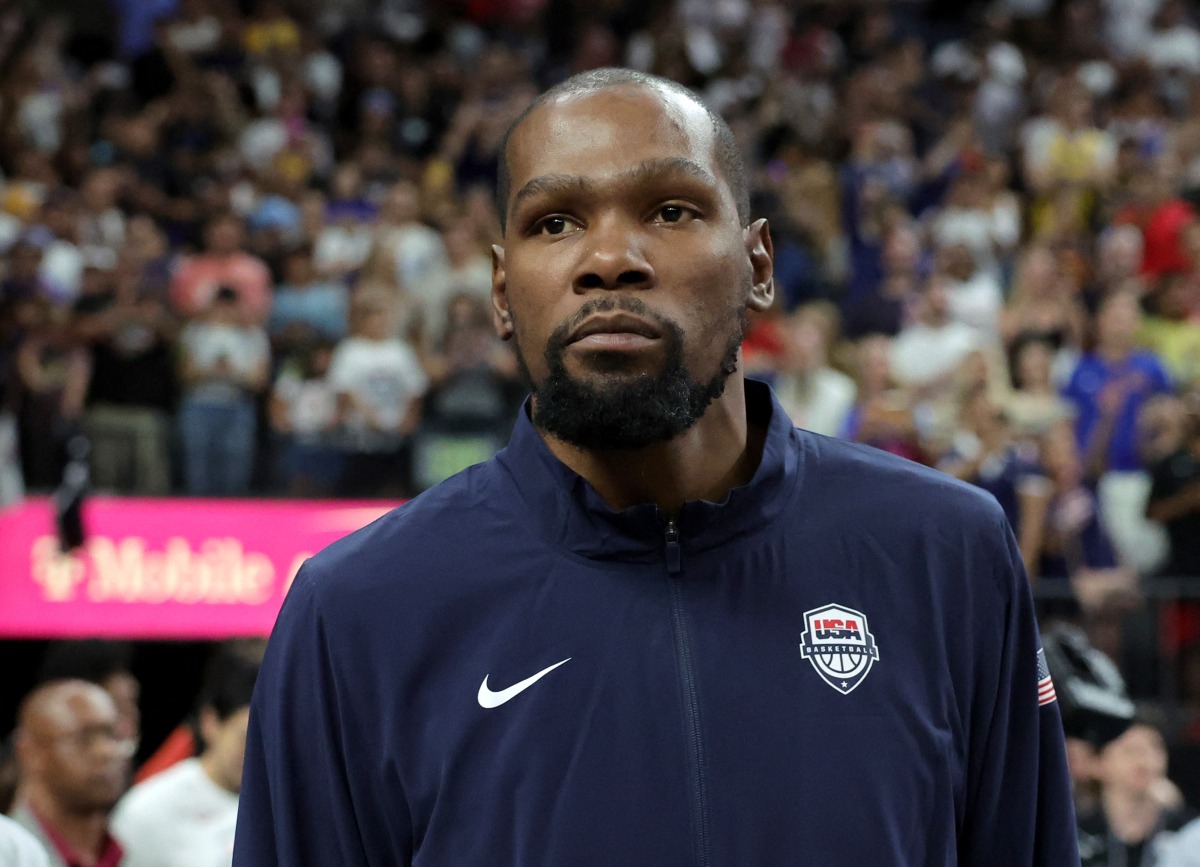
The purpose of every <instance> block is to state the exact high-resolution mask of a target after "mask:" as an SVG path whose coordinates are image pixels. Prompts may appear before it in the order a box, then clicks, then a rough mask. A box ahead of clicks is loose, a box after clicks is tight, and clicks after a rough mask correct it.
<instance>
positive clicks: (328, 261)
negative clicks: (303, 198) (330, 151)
mask: <svg viewBox="0 0 1200 867" xmlns="http://www.w3.org/2000/svg"><path fill="white" fill-rule="evenodd" d="M362 186H363V180H362V173H361V172H360V171H359V168H358V166H357V165H356V164H354V163H343V164H342V165H340V166H338V167H337V170H336V171H335V172H334V175H333V182H332V190H331V197H330V200H329V203H328V204H327V205H326V206H325V227H324V228H323V229H322V230H321V233H320V234H319V235H318V236H317V240H316V244H315V245H314V246H313V261H314V263H315V264H316V267H317V272H318V273H319V274H320V275H321V276H322V277H324V278H326V279H330V280H346V279H348V278H349V277H350V276H352V275H353V274H354V273H355V272H356V271H358V269H359V268H361V267H362V266H363V264H364V263H365V262H366V261H367V256H368V254H369V253H370V252H371V244H372V242H373V240H374V232H373V230H372V227H371V222H372V220H373V219H374V217H375V206H374V205H373V204H372V203H371V202H369V201H368V200H367V199H366V198H365V197H364V196H363V195H362Z"/></svg>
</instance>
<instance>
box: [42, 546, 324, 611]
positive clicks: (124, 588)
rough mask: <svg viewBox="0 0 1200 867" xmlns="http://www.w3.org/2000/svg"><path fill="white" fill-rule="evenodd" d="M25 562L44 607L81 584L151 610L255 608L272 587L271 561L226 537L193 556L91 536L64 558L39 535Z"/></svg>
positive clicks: (97, 594)
mask: <svg viewBox="0 0 1200 867" xmlns="http://www.w3.org/2000/svg"><path fill="white" fill-rule="evenodd" d="M30 556H31V563H32V577H33V579H34V580H35V581H36V582H37V583H38V584H39V585H41V587H42V595H43V598H45V599H46V601H48V602H69V601H71V600H72V599H73V598H74V596H75V589H76V587H77V586H78V585H79V584H80V583H81V582H82V581H83V580H84V579H85V578H86V579H87V596H88V598H89V599H91V600H92V601H94V602H127V603H142V604H152V605H156V604H160V603H163V602H176V603H183V604H187V605H195V604H202V605H260V604H262V603H264V602H266V601H267V600H268V599H270V598H271V594H272V591H273V589H274V583H275V565H274V564H273V563H272V562H271V559H270V558H269V557H267V555H266V554H263V553H261V552H258V551H246V550H245V549H244V548H243V547H242V543H241V541H239V540H238V539H234V538H229V537H226V538H214V539H205V540H204V541H203V542H201V543H200V545H199V548H198V549H193V548H192V546H191V545H189V544H188V541H187V540H186V539H183V538H180V537H177V536H176V537H172V538H170V539H168V540H167V543H166V545H165V546H164V547H163V549H162V550H154V549H149V548H148V546H147V543H146V540H145V539H143V538H141V537H139V536H127V537H124V538H122V539H120V540H115V539H113V538H111V537H108V536H93V537H92V538H91V539H89V540H88V544H87V547H86V554H84V555H82V556H80V555H64V554H63V553H62V552H60V551H59V550H58V542H57V540H56V539H55V538H54V537H52V536H43V537H41V538H39V539H38V540H36V541H35V542H34V544H33V548H32V550H31V551H30ZM304 556H307V555H304ZM300 562H303V561H302V560H301V561H300ZM295 568H298V567H295Z"/></svg>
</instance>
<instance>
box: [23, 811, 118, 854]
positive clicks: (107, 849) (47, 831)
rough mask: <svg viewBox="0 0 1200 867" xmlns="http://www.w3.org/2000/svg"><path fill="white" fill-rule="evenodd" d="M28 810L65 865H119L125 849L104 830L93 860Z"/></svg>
mask: <svg viewBox="0 0 1200 867" xmlns="http://www.w3.org/2000/svg"><path fill="white" fill-rule="evenodd" d="M30 812H32V813H33V816H34V818H35V819H37V821H38V824H39V825H41V827H42V833H43V834H44V835H45V836H46V839H47V840H49V841H50V842H51V844H53V846H54V849H55V851H56V852H57V853H58V857H59V858H61V859H62V860H63V861H64V862H65V863H66V865H67V867H87V865H91V867H119V865H120V863H121V859H122V858H123V857H125V850H124V849H122V848H121V844H120V843H118V842H117V841H116V840H115V839H114V838H113V836H112V834H109V833H108V832H107V831H105V832H104V841H103V843H102V844H101V846H100V857H99V858H97V859H96V860H95V861H91V860H90V859H85V858H84V857H83V856H81V855H80V854H79V853H78V852H76V851H75V848H74V847H73V846H72V845H71V844H70V843H68V842H67V841H66V840H65V839H63V836H62V835H61V834H59V833H58V830H57V829H56V828H54V827H53V826H52V825H51V824H50V823H49V822H47V821H46V820H45V819H43V818H42V817H41V816H39V815H38V814H37V813H36V812H34V811H33V809H32V808H30Z"/></svg>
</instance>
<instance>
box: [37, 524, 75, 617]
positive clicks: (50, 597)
mask: <svg viewBox="0 0 1200 867" xmlns="http://www.w3.org/2000/svg"><path fill="white" fill-rule="evenodd" d="M29 562H30V565H31V570H30V571H31V572H32V573H33V580H34V581H36V582H37V583H38V584H40V585H41V586H42V596H43V597H44V598H45V599H46V601H48V602H69V601H70V600H71V599H73V598H74V597H75V588H76V586H78V584H79V582H81V581H82V580H83V579H84V576H85V575H86V574H87V567H86V566H84V563H83V560H81V559H80V558H79V557H78V556H76V555H74V554H64V553H63V552H62V549H61V548H60V547H59V544H58V539H57V538H55V537H54V536H42V537H41V538H40V539H37V540H36V541H34V543H33V549H32V550H31V551H30V553H29Z"/></svg>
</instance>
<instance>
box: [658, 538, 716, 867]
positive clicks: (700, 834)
mask: <svg viewBox="0 0 1200 867" xmlns="http://www.w3.org/2000/svg"><path fill="white" fill-rule="evenodd" d="M665 553H666V561H667V582H668V584H667V588H668V592H669V593H670V596H671V622H672V625H673V627H674V633H675V654H676V656H677V658H678V659H679V673H680V678H681V680H682V686H683V702H684V713H685V716H686V719H685V720H684V722H685V725H686V728H687V735H688V764H689V765H690V768H689V771H690V776H691V784H692V825H693V827H694V828H695V832H696V840H695V843H696V863H697V864H698V865H700V867H708V865H709V863H710V862H709V851H708V850H709V842H708V794H707V790H706V784H705V780H704V743H703V740H702V739H701V737H700V704H699V701H698V699H697V697H696V678H695V672H694V671H693V667H692V649H691V643H690V642H689V640H688V632H687V625H686V623H685V622H684V619H683V584H682V583H681V581H680V575H681V574H682V571H683V562H682V556H681V551H680V546H679V527H678V525H677V524H676V523H675V519H674V518H671V519H669V520H668V521H667V529H666V547H665Z"/></svg>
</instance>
